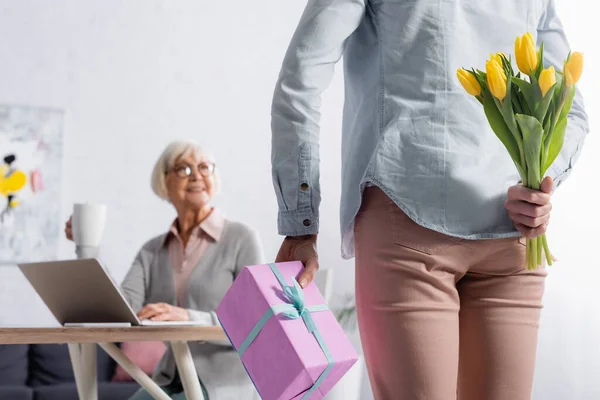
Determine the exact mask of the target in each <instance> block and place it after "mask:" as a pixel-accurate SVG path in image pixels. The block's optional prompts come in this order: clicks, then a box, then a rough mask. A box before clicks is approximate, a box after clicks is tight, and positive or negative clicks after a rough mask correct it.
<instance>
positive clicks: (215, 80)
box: [0, 0, 600, 400]
mask: <svg viewBox="0 0 600 400" xmlns="http://www.w3.org/2000/svg"><path fill="white" fill-rule="evenodd" d="M557 1H558V2H559V4H558V5H559V8H560V11H561V12H563V15H564V22H565V25H566V27H567V29H568V31H569V33H570V37H571V41H572V44H573V47H574V48H577V49H580V50H583V51H585V53H586V72H585V73H584V77H583V78H582V82H581V87H582V89H583V91H584V94H585V95H586V100H587V106H588V108H589V110H590V111H591V112H590V114H591V115H590V118H591V120H592V127H593V128H595V126H596V119H595V118H594V117H595V116H594V113H593V110H594V109H595V108H596V107H597V106H598V104H599V103H600V98H599V97H598V95H597V93H598V92H599V89H600V87H599V83H598V81H597V80H594V79H592V77H593V71H594V70H595V69H596V68H595V67H600V60H599V59H598V57H599V54H598V51H597V46H596V45H595V43H594V41H593V39H592V38H591V35H589V34H588V32H590V31H591V30H592V29H593V28H594V24H595V23H597V22H596V21H595V20H594V17H593V15H594V13H593V12H592V8H591V7H592V6H591V4H593V3H592V2H584V1H583V0H571V1H569V4H570V6H568V7H567V1H566V0H557ZM304 4H305V2H304V1H281V0H263V1H262V2H261V3H260V5H259V6H258V5H257V3H256V2H248V1H234V2H232V1H226V2H225V1H211V2H208V1H191V0H179V1H176V2H173V1H170V2H169V1H158V0H145V1H134V0H129V1H117V0H103V1H96V2H92V1H87V2H82V1H78V0H68V1H67V0H61V1H53V2H47V1H42V0H36V1H32V0H29V1H26V0H0V103H9V104H10V103H16V104H31V105H40V106H51V107H59V108H64V109H65V110H66V123H65V140H66V144H65V149H64V150H65V160H64V166H63V167H64V171H65V176H64V188H63V198H62V199H57V201H61V204H62V216H61V220H63V221H64V220H66V219H67V218H68V215H69V212H70V208H71V205H72V203H73V202H79V201H94V202H104V203H106V204H107V205H108V207H109V217H108V226H107V229H106V235H105V239H104V243H103V252H102V254H103V258H104V260H105V262H106V264H107V265H108V267H109V269H110V270H111V273H112V274H113V275H115V276H116V277H117V278H118V279H120V278H122V277H123V275H124V274H125V272H126V271H127V268H128V267H129V263H130V262H131V260H132V259H133V257H134V255H135V252H136V251H137V249H138V248H139V247H140V246H141V244H142V243H143V242H144V241H145V240H147V239H148V238H149V237H151V236H153V235H155V234H158V233H160V232H162V231H164V230H165V229H166V227H167V225H168V224H169V223H170V221H171V219H172V218H173V217H174V214H173V211H172V210H171V208H170V207H169V205H167V204H166V203H163V202H161V201H159V200H158V199H156V198H155V197H154V196H153V194H152V193H151V191H150V188H149V174H150V169H151V167H152V164H153V162H154V160H155V158H156V157H157V156H158V154H159V152H160V151H161V150H162V148H163V147H164V146H165V144H166V143H167V142H168V141H170V140H172V139H175V138H195V139H196V140H198V141H199V142H201V143H202V144H203V145H204V146H205V147H206V148H207V149H209V150H210V151H212V152H213V153H214V154H215V156H216V158H217V161H218V162H219V172H220V174H221V177H222V180H223V188H222V192H221V194H220V196H219V198H218V204H219V205H220V206H221V207H222V209H223V210H224V211H225V212H226V214H227V215H228V216H229V217H231V218H232V219H237V220H241V221H244V222H246V223H248V224H250V225H252V226H254V227H256V228H257V229H259V231H260V233H261V235H262V239H263V242H264V245H265V254H266V256H267V258H271V259H272V258H274V257H275V254H276V252H277V249H278V246H279V243H280V238H279V237H278V236H277V234H276V202H275V197H274V193H273V189H272V186H271V180H270V165H269V161H270V128H269V126H270V101H271V94H272V90H273V85H274V82H275V79H276V77H277V73H278V70H279V65H280V62H281V59H282V57H283V54H284V51H285V49H286V47H287V43H288V41H289V38H290V36H291V34H292V32H293V30H294V28H295V24H296V22H297V20H298V18H299V17H300V13H301V12H302V9H303V7H304ZM339 70H340V68H338V71H339ZM342 102H343V88H342V76H341V72H340V73H338V74H337V76H336V78H335V80H334V82H333V84H332V87H331V89H330V90H329V91H328V92H327V93H326V96H325V103H324V110H323V128H322V137H321V145H322V155H323V157H322V186H323V197H324V199H323V204H322V208H321V215H322V217H321V218H322V225H321V226H322V231H321V235H320V251H321V253H320V255H321V260H322V264H323V266H324V267H331V268H333V267H335V268H336V282H335V286H334V290H335V291H336V292H337V293H338V294H344V293H346V292H348V291H351V290H352V287H353V281H354V278H353V267H352V266H353V262H352V261H348V262H344V261H342V260H341V258H340V256H339V246H340V239H339V234H338V201H339V196H340V189H339V186H340V185H339V175H340V172H339V165H340V159H339V153H340V150H339V147H340V127H341V105H342ZM599 150H600V140H599V139H598V137H597V134H596V133H595V132H592V134H591V135H590V138H589V141H588V142H587V145H586V148H585V151H584V153H583V155H582V157H581V159H580V162H579V165H578V166H577V170H576V172H575V173H574V174H573V176H572V177H571V179H570V181H568V182H567V183H566V184H565V185H564V187H563V188H561V190H559V192H558V193H557V194H556V196H555V200H554V206H555V207H554V212H553V220H552V224H551V229H550V233H549V235H550V236H549V240H550V245H551V248H552V249H553V251H554V252H555V253H556V255H557V256H558V257H559V258H560V262H559V263H557V265H556V266H555V267H552V269H551V271H550V276H549V278H548V284H547V295H546V309H545V310H544V317H543V321H542V328H541V338H540V339H541V340H540V347H539V361H540V362H539V366H538V371H537V378H536V388H535V398H536V399H543V400H554V399H556V400H562V399H567V398H568V399H573V400H588V399H591V398H599V397H600V389H599V388H598V386H597V385H596V379H597V376H598V374H599V373H600V361H599V360H600V350H599V349H600V343H599V342H600V339H598V338H599V337H600V335H599V334H600V314H599V313H598V311H597V310H598V307H597V305H598V300H597V298H596V297H595V295H596V293H595V292H596V290H595V289H596V287H597V285H598V283H599V282H598V281H599V280H600V279H599V278H600V272H599V271H600V269H599V268H598V267H600V261H599V258H598V256H597V255H596V252H595V251H594V250H595V247H596V246H597V244H596V240H595V237H597V235H596V234H595V230H594V229H593V228H595V227H596V226H597V225H598V224H599V223H600V218H599V217H598V212H597V211H595V210H596V207H597V206H596V203H597V197H595V196H594V195H595V194H596V195H597V193H598V189H597V187H596V186H594V185H595V182H597V176H596V174H593V172H592V171H598V170H599V168H598V167H599V166H600V165H599V161H598V158H597V157H594V152H595V151H599ZM60 254H61V256H62V257H71V256H72V255H73V246H72V244H71V243H68V242H67V241H63V243H62V245H61V249H60ZM32 323H45V324H49V323H53V319H52V317H51V316H50V315H49V313H48V311H47V310H46V309H45V307H44V306H43V305H42V304H41V302H40V301H39V300H38V299H37V297H36V295H35V293H33V292H32V291H31V290H30V289H29V288H28V286H27V285H26V284H25V282H23V279H22V278H21V277H20V274H19V273H18V271H17V270H15V269H14V268H0V324H32ZM369 397H370V396H369V395H367V394H364V395H363V398H365V399H366V398H369Z"/></svg>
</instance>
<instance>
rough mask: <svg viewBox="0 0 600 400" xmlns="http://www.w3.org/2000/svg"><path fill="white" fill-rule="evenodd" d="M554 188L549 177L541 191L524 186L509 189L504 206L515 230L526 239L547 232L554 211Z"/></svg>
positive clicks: (543, 182) (544, 181) (546, 178)
mask: <svg viewBox="0 0 600 400" xmlns="http://www.w3.org/2000/svg"><path fill="white" fill-rule="evenodd" d="M553 186H554V181H553V180H552V178H551V177H549V176H547V177H545V178H544V180H543V181H542V185H541V188H540V190H533V189H528V188H526V187H524V186H522V185H515V186H512V187H510V188H509V189H508V199H507V200H506V202H505V203H504V206H505V207H506V209H507V210H508V216H509V217H510V219H511V220H512V221H513V224H514V225H515V228H517V230H518V231H519V232H521V234H522V235H523V236H525V237H526V238H529V239H533V238H536V237H538V236H540V235H541V234H543V233H545V232H546V229H547V227H548V223H549V222H550V211H551V210H552V203H551V202H550V195H551V193H552V188H553Z"/></svg>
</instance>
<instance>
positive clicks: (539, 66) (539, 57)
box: [535, 42, 544, 79]
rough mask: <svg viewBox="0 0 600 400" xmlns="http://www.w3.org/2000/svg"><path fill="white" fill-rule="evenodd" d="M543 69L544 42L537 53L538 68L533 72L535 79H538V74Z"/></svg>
mask: <svg viewBox="0 0 600 400" xmlns="http://www.w3.org/2000/svg"><path fill="white" fill-rule="evenodd" d="M543 69H544V42H542V44H541V45H540V50H539V51H538V66H537V68H536V70H535V77H536V78H537V79H539V78H540V74H541V73H542V70H543Z"/></svg>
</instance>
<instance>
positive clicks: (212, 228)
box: [163, 208, 225, 244]
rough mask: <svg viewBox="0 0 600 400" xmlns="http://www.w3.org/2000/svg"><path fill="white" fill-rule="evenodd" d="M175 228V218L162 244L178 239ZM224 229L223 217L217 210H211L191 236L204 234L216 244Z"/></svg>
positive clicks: (176, 223) (176, 224) (177, 232)
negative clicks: (172, 238)
mask: <svg viewBox="0 0 600 400" xmlns="http://www.w3.org/2000/svg"><path fill="white" fill-rule="evenodd" d="M177 226H178V222H177V218H175V220H174V221H173V222H172V223H171V226H170V227H169V231H168V232H167V234H166V235H165V240H164V242H163V244H164V243H166V242H167V241H168V239H169V238H171V237H179V231H178V229H177ZM224 227H225V217H224V216H223V214H221V212H220V211H219V210H218V209H216V208H213V209H212V211H211V213H210V214H208V216H207V217H206V218H205V219H204V220H203V221H202V222H200V224H199V225H198V226H196V227H194V229H193V230H192V234H191V236H200V235H201V234H202V233H205V234H207V235H208V236H209V237H210V238H211V239H213V240H214V241H215V242H218V241H219V240H220V239H221V236H222V235H223V229H224Z"/></svg>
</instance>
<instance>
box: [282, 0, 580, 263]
mask: <svg viewBox="0 0 600 400" xmlns="http://www.w3.org/2000/svg"><path fill="white" fill-rule="evenodd" d="M526 32H531V34H532V35H533V36H534V38H535V39H536V41H537V44H538V45H540V44H541V42H542V41H543V42H544V46H545V52H544V58H545V60H544V63H545V65H546V66H549V65H554V66H555V68H557V69H559V70H562V69H563V61H564V59H565V58H566V57H567V55H568V54H569V51H570V48H569V44H568V42H567V38H566V36H565V33H564V30H563V28H562V25H561V22H560V19H559V17H558V15H557V14H556V9H555V4H554V0H502V1H500V0H497V1H491V0H488V1H482V0H443V1H442V0H308V4H307V6H306V9H305V11H304V13H303V15H302V17H301V19H300V22H299V25H298V27H297V29H296V32H295V34H294V36H293V38H292V40H291V43H290V46H289V48H288V50H287V53H286V55H285V58H284V61H283V65H282V68H281V72H280V75H279V79H278V81H277V84H276V87H275V92H274V98H273V104H272V121H271V124H272V172H273V182H274V186H275V192H276V195H277V200H278V206H279V213H278V230H279V233H280V234H281V235H304V234H315V233H318V229H319V203H320V200H321V197H320V192H321V190H320V187H319V157H320V156H319V119H320V112H319V108H320V104H321V94H322V92H323V91H324V90H325V89H326V88H327V87H328V85H329V83H330V82H331V80H332V77H333V73H334V65H335V64H336V63H337V62H338V61H339V60H340V59H341V58H342V55H343V56H344V57H343V59H344V77H345V101H344V117H343V126H342V199H341V213H340V214H341V215H340V217H341V233H342V256H343V257H344V258H350V257H352V256H353V254H354V240H353V221H354V217H355V216H356V213H357V211H358V210H359V208H360V204H361V195H362V191H363V189H364V188H365V187H366V186H367V185H375V186H378V187H380V188H381V189H382V190H383V191H385V192H386V193H387V194H388V196H389V197H390V198H391V199H392V200H393V201H394V202H395V203H396V204H397V205H398V207H400V208H401V209H402V210H403V211H404V212H405V213H406V214H407V215H408V216H409V217H410V218H411V219H412V220H414V221H415V222H417V223H418V224H420V225H422V226H424V227H426V228H429V229H433V230H436V231H439V232H442V233H444V234H447V235H451V236H455V237H460V238H464V239H485V238H502V237H511V236H517V235H518V232H517V231H516V230H515V228H514V226H513V224H512V222H511V220H510V219H509V217H508V214H507V212H506V210H505V208H504V201H505V200H506V196H507V190H508V188H509V187H510V186H512V185H514V184H516V183H518V182H519V175H518V173H517V170H516V168H515V165H514V164H513V162H512V160H511V158H510V157H509V155H508V152H507V150H506V149H505V148H504V147H503V145H502V144H501V142H500V141H499V140H498V138H497V137H496V136H495V135H494V133H493V132H492V131H491V129H490V127H489V124H488V122H487V120H486V117H485V115H484V112H483V109H482V107H481V105H480V104H479V103H478V102H477V100H476V99H475V98H473V97H472V96H469V95H468V94H467V93H465V91H464V90H463V88H462V87H461V86H460V84H459V82H458V80H457V78H456V70H457V69H458V68H461V67H465V68H471V67H475V68H479V69H482V70H483V69H485V68H484V66H485V60H486V59H488V58H489V56H490V53H495V52H504V53H506V54H514V42H515V38H516V37H517V36H519V35H522V34H524V33H526ZM513 58H514V57H513ZM513 64H515V63H514V62H513ZM588 130H589V128H588V123H587V115H586V113H585V110H584V106H583V100H582V98H581V95H580V93H577V95H576V97H575V101H574V103H573V107H572V110H571V113H570V114H569V120H568V127H567V132H566V138H565V143H564V146H563V149H562V152H561V153H560V155H559V156H558V157H557V159H556V161H555V162H554V164H553V165H552V166H551V167H550V168H549V170H548V171H547V173H546V174H547V175H550V176H552V177H553V178H554V179H555V182H556V185H555V187H558V185H560V183H561V182H563V181H564V180H565V179H566V178H567V176H568V175H569V173H570V171H571V169H572V167H573V164H574V163H575V161H576V160H577V158H578V156H579V153H580V150H581V147H582V145H583V142H584V137H585V135H586V134H587V132H588Z"/></svg>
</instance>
